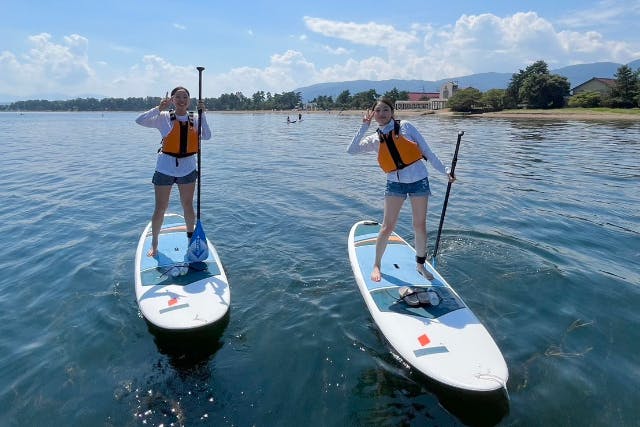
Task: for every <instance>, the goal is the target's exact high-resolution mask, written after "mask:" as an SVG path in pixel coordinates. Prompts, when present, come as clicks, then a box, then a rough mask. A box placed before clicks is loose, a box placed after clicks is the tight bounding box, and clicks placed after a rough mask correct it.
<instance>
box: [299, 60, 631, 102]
mask: <svg viewBox="0 0 640 427" xmlns="http://www.w3.org/2000/svg"><path fill="white" fill-rule="evenodd" d="M622 65H624V64H617V63H615V62H595V63H593V64H579V65H570V66H568V67H563V68H558V69H557V70H549V72H550V73H551V74H559V75H561V76H564V77H566V78H567V79H568V80H569V83H570V86H571V88H574V87H576V86H578V85H580V84H582V83H584V82H586V81H587V80H589V79H591V78H593V77H604V78H614V75H615V74H616V72H617V71H618V68H620V67H621V66H622ZM627 65H628V66H629V67H630V68H631V69H632V70H633V71H635V70H637V69H638V68H640V59H638V60H635V61H633V62H630V63H628V64H627ZM518 71H519V70H516V71H514V72H513V73H480V74H471V75H469V76H459V77H450V78H446V79H441V80H436V81H429V80H395V79H394V80H380V81H373V80H353V81H347V82H334V83H319V84H315V85H311V86H306V87H301V88H298V89H295V90H294V92H300V93H301V95H302V100H303V101H304V102H309V101H311V100H313V99H315V98H317V97H318V96H331V97H333V99H334V100H335V99H336V97H337V96H338V95H340V94H341V93H342V92H343V91H345V90H348V91H349V93H350V94H351V95H355V94H356V93H360V92H366V91H368V90H370V89H374V90H375V91H376V92H377V93H379V94H384V93H385V92H388V91H390V90H393V89H394V88H396V89H398V90H401V91H408V92H440V88H441V87H442V85H443V84H444V83H447V82H450V81H455V82H458V86H459V87H460V88H461V89H464V88H467V87H474V88H476V89H478V90H480V91H482V92H485V91H487V90H489V89H506V88H507V86H509V83H510V82H511V78H512V76H513V74H515V73H517V72H518Z"/></svg>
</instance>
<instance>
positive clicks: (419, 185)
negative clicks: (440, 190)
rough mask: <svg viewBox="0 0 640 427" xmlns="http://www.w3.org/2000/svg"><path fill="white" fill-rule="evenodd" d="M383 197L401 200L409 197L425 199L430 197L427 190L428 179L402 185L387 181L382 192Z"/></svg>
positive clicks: (429, 191)
mask: <svg viewBox="0 0 640 427" xmlns="http://www.w3.org/2000/svg"><path fill="white" fill-rule="evenodd" d="M384 195H385V196H392V197H402V198H403V199H406V198H407V195H409V197H425V196H427V197H428V196H430V195H431V190H430V189H429V178H426V177H425V178H424V179H421V180H420V181H416V182H411V183H408V184H406V183H403V182H393V181H387V188H386V189H385V190H384Z"/></svg>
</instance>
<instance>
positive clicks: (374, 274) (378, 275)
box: [371, 265, 382, 282]
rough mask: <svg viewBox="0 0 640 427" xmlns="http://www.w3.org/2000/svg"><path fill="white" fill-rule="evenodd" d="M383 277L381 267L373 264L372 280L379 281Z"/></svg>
mask: <svg viewBox="0 0 640 427" xmlns="http://www.w3.org/2000/svg"><path fill="white" fill-rule="evenodd" d="M381 279H382V274H381V273H380V267H378V266H377V265H374V266H373V271H372V272H371V280H373V281H374V282H379V281H380V280H381Z"/></svg>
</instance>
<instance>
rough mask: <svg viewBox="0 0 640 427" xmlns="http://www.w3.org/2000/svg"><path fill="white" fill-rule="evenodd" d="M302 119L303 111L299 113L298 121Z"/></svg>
mask: <svg viewBox="0 0 640 427" xmlns="http://www.w3.org/2000/svg"><path fill="white" fill-rule="evenodd" d="M300 120H302V113H298V121H300Z"/></svg>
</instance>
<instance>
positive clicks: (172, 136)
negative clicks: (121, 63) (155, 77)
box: [136, 86, 211, 256]
mask: <svg viewBox="0 0 640 427" xmlns="http://www.w3.org/2000/svg"><path fill="white" fill-rule="evenodd" d="M168 95H169V94H168V93H167V94H166V95H165V97H164V99H163V100H162V101H160V105H159V106H157V107H154V108H152V109H151V110H149V111H147V112H146V113H142V114H140V116H138V118H137V119H136V123H138V124H139V125H142V126H146V127H150V128H156V129H158V130H159V131H160V135H162V147H161V148H160V150H158V158H157V161H156V170H155V173H154V174H153V179H152V180H151V181H152V182H153V184H154V187H155V209H154V210H153V216H152V217H151V232H152V235H153V237H152V241H151V249H150V250H149V252H148V253H147V255H148V256H156V255H157V252H158V234H159V233H160V228H161V227H162V221H163V220H164V213H165V211H166V210H167V207H168V206H169V196H170V195H171V188H172V187H173V184H174V183H175V184H177V185H178V190H179V191H180V203H181V204H182V209H183V211H184V219H185V223H186V225H187V237H188V238H190V237H191V235H192V234H193V229H194V228H195V222H196V214H195V211H194V209H193V194H194V192H195V188H196V179H197V177H198V171H197V170H196V168H197V163H196V160H197V159H196V157H197V156H196V154H197V153H198V146H199V143H198V120H200V119H202V134H201V139H209V138H211V130H210V129H209V125H208V124H207V118H206V116H205V115H204V114H203V115H202V117H201V118H200V117H198V115H197V114H193V113H190V112H188V111H187V110H188V108H189V105H190V104H191V96H190V95H189V91H188V90H187V89H185V88H184V87H182V86H178V87H176V88H175V89H173V90H172V91H171V97H169V96H168ZM172 103H173V105H174V107H175V110H170V111H167V110H168V108H169V106H170V105H171V104H172ZM198 110H202V112H203V113H204V111H205V105H204V101H199V102H198Z"/></svg>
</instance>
